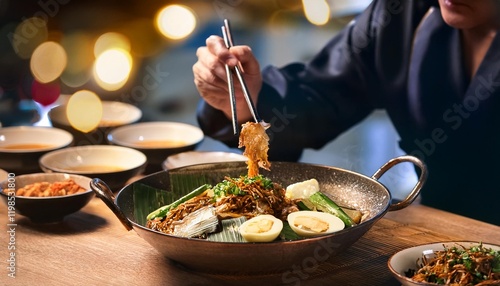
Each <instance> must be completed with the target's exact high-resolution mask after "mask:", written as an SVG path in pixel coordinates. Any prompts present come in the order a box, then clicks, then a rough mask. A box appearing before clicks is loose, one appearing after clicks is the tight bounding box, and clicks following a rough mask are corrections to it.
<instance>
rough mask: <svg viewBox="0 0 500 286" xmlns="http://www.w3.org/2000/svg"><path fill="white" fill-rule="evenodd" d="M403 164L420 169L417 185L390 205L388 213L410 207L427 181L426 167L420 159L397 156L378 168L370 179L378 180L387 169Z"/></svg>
mask: <svg viewBox="0 0 500 286" xmlns="http://www.w3.org/2000/svg"><path fill="white" fill-rule="evenodd" d="M403 162H410V163H413V164H415V165H416V166H417V167H419V168H420V177H419V178H418V181H417V183H416V184H415V187H413V190H411V192H410V194H409V195H408V196H407V197H406V198H405V199H404V200H403V201H401V202H398V203H395V204H391V205H390V206H389V209H388V210H389V211H397V210H400V209H403V208H405V207H407V206H408V205H410V204H411V203H412V202H413V201H414V200H415V199H416V198H417V197H418V195H419V194H420V190H421V189H422V187H423V185H424V183H425V181H426V180H427V173H428V172H427V166H426V165H425V163H424V162H422V161H421V160H420V159H418V158H417V157H414V156H408V155H405V156H399V157H396V158H394V159H391V160H389V161H388V162H387V163H385V164H384V165H383V166H382V167H380V168H379V169H378V170H377V171H376V172H375V174H373V176H372V178H373V179H375V180H378V179H380V177H382V175H383V174H385V172H387V171H388V170H389V169H391V168H392V167H393V166H395V165H397V164H399V163H403Z"/></svg>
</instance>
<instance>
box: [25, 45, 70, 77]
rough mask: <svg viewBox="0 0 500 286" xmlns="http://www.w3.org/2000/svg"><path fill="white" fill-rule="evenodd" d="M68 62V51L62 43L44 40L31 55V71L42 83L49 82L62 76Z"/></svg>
mask: <svg viewBox="0 0 500 286" xmlns="http://www.w3.org/2000/svg"><path fill="white" fill-rule="evenodd" d="M66 63H67V56H66V52H65V51H64V48H63V47H62V46H61V45H60V44H58V43H56V42H44V43H42V44H41V45H39V46H38V47H37V48H36V49H35V51H34V52H33V54H32V55H31V61H30V68H31V73H32V74H33V76H34V77H35V79H36V80H37V81H39V82H40V83H49V82H51V81H54V80H56V79H57V78H58V77H59V76H61V74H62V72H63V71H64V69H65V67H66Z"/></svg>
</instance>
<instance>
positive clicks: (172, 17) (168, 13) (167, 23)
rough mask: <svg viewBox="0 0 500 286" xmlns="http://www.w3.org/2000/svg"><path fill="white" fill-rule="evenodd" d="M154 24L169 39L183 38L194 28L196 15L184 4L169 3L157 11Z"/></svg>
mask: <svg viewBox="0 0 500 286" xmlns="http://www.w3.org/2000/svg"><path fill="white" fill-rule="evenodd" d="M156 26H157V28H158V30H159V31H160V32H161V33H162V34H163V35H164V36H165V37H167V38H169V39H174V40H178V39H183V38H185V37H187V36H189V35H190V34H191V33H192V32H193V31H194V29H195V28H196V16H195V15H194V13H193V11H192V10H191V9H189V8H188V7H186V6H183V5H169V6H166V7H164V8H163V9H161V10H160V12H158V14H157V16H156Z"/></svg>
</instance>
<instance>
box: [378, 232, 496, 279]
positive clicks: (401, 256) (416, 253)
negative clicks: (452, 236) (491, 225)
mask: <svg viewBox="0 0 500 286" xmlns="http://www.w3.org/2000/svg"><path fill="white" fill-rule="evenodd" d="M479 243H480V242H473V241H447V242H438V243H431V244H423V245H418V246H414V247H410V248H406V249H403V250H401V251H399V252H396V253H395V254H394V255H392V256H391V257H390V258H389V260H388V262H387V265H388V267H389V270H390V271H391V273H392V274H393V275H394V277H395V278H396V279H397V280H398V281H399V282H400V283H401V284H402V285H403V286H424V285H425V286H431V285H433V286H435V285H438V284H435V283H423V282H416V281H413V280H412V279H410V278H408V277H406V275H405V272H406V271H408V270H409V269H415V270H416V269H417V268H418V266H417V264H416V263H417V259H422V256H423V252H424V251H438V250H444V246H443V245H445V246H446V247H453V246H459V245H461V246H463V247H465V248H470V247H472V246H476V245H478V244H479ZM483 246H485V247H488V248H491V249H494V250H500V246H499V245H494V244H488V243H483Z"/></svg>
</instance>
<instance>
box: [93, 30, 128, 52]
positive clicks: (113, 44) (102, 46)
mask: <svg viewBox="0 0 500 286" xmlns="http://www.w3.org/2000/svg"><path fill="white" fill-rule="evenodd" d="M110 49H120V50H124V51H127V52H130V40H129V39H128V38H127V37H126V36H125V35H123V34H120V33H115V32H108V33H105V34H102V35H101V36H100V37H99V38H97V40H96V42H95V44H94V55H95V57H99V55H100V54H102V53H103V52H105V51H107V50H110Z"/></svg>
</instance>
